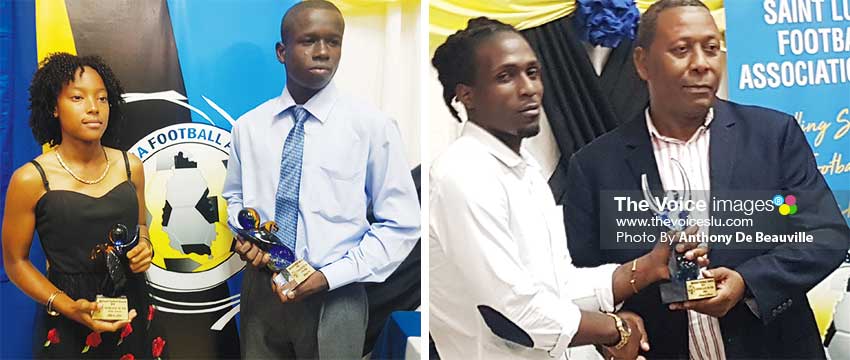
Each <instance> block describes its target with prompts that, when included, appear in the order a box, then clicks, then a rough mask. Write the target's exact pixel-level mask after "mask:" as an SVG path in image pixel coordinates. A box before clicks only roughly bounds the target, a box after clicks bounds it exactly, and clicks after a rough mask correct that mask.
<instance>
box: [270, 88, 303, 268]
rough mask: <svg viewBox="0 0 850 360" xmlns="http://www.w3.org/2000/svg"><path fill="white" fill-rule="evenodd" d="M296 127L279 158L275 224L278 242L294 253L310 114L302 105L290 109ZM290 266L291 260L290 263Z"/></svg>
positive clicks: (291, 131)
mask: <svg viewBox="0 0 850 360" xmlns="http://www.w3.org/2000/svg"><path fill="white" fill-rule="evenodd" d="M289 109H290V110H291V111H292V115H293V119H294V121H295V124H294V125H293V126H292V130H290V131H289V135H287V136H286V142H285V143H284V144H283V153H282V154H281V156H280V182H279V183H278V185H277V194H276V195H275V207H274V221H275V222H276V223H277V225H278V227H279V229H280V230H279V231H278V232H277V236H278V238H280V239H281V241H282V242H283V245H284V246H286V247H287V248H289V250H290V251H292V253H294V252H295V237H296V234H297V233H298V194H299V190H300V188H301V163H302V160H303V158H304V122H306V121H307V118H309V117H310V113H309V112H308V111H307V110H306V109H304V108H303V107H301V106H299V105H295V106H293V107H291V108H289ZM287 260H289V261H288V262H289V263H291V262H293V261H294V257H293V258H292V259H287Z"/></svg>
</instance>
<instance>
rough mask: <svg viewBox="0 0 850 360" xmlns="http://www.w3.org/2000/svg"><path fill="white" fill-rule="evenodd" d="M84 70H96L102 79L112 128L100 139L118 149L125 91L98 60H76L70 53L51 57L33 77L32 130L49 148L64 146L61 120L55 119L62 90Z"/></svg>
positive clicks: (31, 93) (84, 57)
mask: <svg viewBox="0 0 850 360" xmlns="http://www.w3.org/2000/svg"><path fill="white" fill-rule="evenodd" d="M85 67H90V68H92V69H94V71H96V72H97V73H98V75H100V77H101V79H103V85H104V86H106V93H107V98H108V101H109V124H108V125H107V127H106V132H104V134H103V138H101V143H103V144H104V145H108V146H113V147H117V146H118V134H119V132H120V128H121V122H122V120H123V119H124V113H123V112H122V111H121V105H123V104H124V99H123V98H122V97H121V95H122V94H123V93H124V89H123V88H122V87H121V83H119V82H118V79H117V78H116V77H115V74H113V73H112V69H110V68H109V66H108V65H106V63H104V62H103V59H101V58H100V57H99V56H76V55H71V54H68V53H54V54H50V55H49V56H48V57H47V58H46V59H44V60H43V61H42V62H41V63H39V69H38V70H37V71H36V72H35V75H33V77H32V83H31V84H30V111H31V112H30V128H32V134H33V136H34V137H35V139H36V140H37V141H38V143H39V144H45V143H47V144H48V145H50V146H54V145H58V144H60V143H62V129H61V126H60V124H59V119H57V118H56V117H54V116H53V113H54V110H55V109H56V101H57V99H58V98H59V93H61V92H62V88H63V87H65V86H66V85H68V84H69V83H70V82H72V81H73V80H74V76H75V75H76V73H77V70H80V71H85Z"/></svg>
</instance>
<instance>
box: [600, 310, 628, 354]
mask: <svg viewBox="0 0 850 360" xmlns="http://www.w3.org/2000/svg"><path fill="white" fill-rule="evenodd" d="M605 315H608V316H610V317H612V318H614V325H616V326H617V331H618V332H619V333H620V342H618V343H617V344H616V345H613V347H614V349H617V350H620V349H622V348H623V347H624V346H626V344H628V343H629V337H631V336H632V329H631V328H629V323H627V322H625V321H623V318H621V317H619V316H617V314H612V313H605Z"/></svg>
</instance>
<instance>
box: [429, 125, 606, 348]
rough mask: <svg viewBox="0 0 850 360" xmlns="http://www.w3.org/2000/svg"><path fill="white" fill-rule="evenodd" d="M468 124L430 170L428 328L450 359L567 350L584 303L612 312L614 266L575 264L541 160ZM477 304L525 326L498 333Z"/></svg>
mask: <svg viewBox="0 0 850 360" xmlns="http://www.w3.org/2000/svg"><path fill="white" fill-rule="evenodd" d="M520 153H521V155H518V154H516V153H515V152H513V151H512V150H510V148H508V147H507V146H506V145H504V144H503V143H502V142H500V141H499V140H498V139H497V138H495V137H494V136H492V135H491V134H490V133H488V132H487V131H485V130H484V129H482V128H481V127H479V126H477V125H476V124H474V123H467V124H466V125H465V127H464V129H463V133H462V135H461V137H460V138H459V139H458V140H456V141H455V142H454V143H453V144H452V145H451V146H449V148H448V149H447V150H446V151H445V152H444V153H443V154H441V155H440V156H439V157H438V159H437V160H435V161H434V163H433V165H432V167H431V171H430V195H429V201H430V220H431V221H430V242H429V251H430V269H429V270H430V286H429V287H430V290H429V291H430V313H431V317H430V331H431V335H432V336H433V338H434V341H435V343H436V346H437V351H438V352H439V353H440V356H441V357H442V358H444V359H509V358H510V359H514V358H523V359H550V358H565V357H566V356H565V352H566V350H567V346H568V344H569V343H570V341H571V340H572V338H573V336H574V335H575V333H576V331H577V330H578V325H579V322H580V320H581V313H580V311H579V307H581V308H582V309H583V310H602V311H613V310H614V306H615V304H613V294H612V289H611V287H612V276H613V272H614V270H615V269H616V267H617V265H614V264H609V265H603V266H600V267H598V268H587V269H577V268H575V267H573V265H572V261H571V259H570V255H569V253H568V251H567V243H566V233H565V231H564V222H563V213H562V210H561V208H560V207H559V206H556V205H555V201H554V199H553V196H552V192H551V190H550V189H549V187H548V186H547V184H546V181H545V179H544V178H543V176H542V175H541V172H540V168H539V166H538V165H537V162H536V161H535V160H534V159H533V158H532V157H531V156H530V155H529V154H528V153H527V152H526V151H525V150H524V149H523V150H521V151H520ZM479 306H484V307H489V308H492V309H493V310H495V311H496V312H498V313H500V314H502V315H503V316H504V317H505V318H507V319H508V320H510V321H511V322H513V323H514V324H515V325H516V326H518V327H519V328H520V329H522V330H523V331H524V332H525V333H526V334H527V335H528V336H529V337H530V338H531V340H532V342H533V345H532V347H526V346H523V345H520V344H517V343H515V342H512V341H508V340H505V339H503V338H501V337H499V336H497V335H495V334H494V333H493V331H492V330H491V329H490V328H489V327H488V325H487V324H486V323H485V321H484V319H483V317H482V315H481V313H480V312H479V310H478V309H479Z"/></svg>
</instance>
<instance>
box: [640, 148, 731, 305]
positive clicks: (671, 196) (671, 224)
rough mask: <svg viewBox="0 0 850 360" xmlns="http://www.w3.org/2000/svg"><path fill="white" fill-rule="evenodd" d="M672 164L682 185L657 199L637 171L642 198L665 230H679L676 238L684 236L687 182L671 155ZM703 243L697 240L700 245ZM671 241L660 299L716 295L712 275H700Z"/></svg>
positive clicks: (662, 300) (644, 176) (688, 189)
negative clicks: (681, 187)
mask: <svg viewBox="0 0 850 360" xmlns="http://www.w3.org/2000/svg"><path fill="white" fill-rule="evenodd" d="M672 162H673V165H674V166H675V167H676V169H677V170H678V174H679V177H680V179H681V183H682V184H683V187H684V189H683V190H681V191H679V190H668V191H666V192H665V193H664V200H663V201H661V202H658V201H657V200H656V198H655V197H653V195H652V192H651V191H650V190H649V181H648V180H647V177H646V174H641V190H642V191H643V197H644V200H646V202H647V203H648V204H649V208H650V211H652V213H653V214H654V215H655V216H656V217H658V218H659V219H660V220H661V221H662V222H663V223H664V224H665V226H666V227H667V229H668V230H669V231H672V232H674V233H677V234H679V241H682V239H684V237H685V229H686V228H687V219H688V215H690V214H689V212H688V210H686V209H685V207H684V205H685V204H686V203H687V202H690V200H691V184H690V181H689V180H688V176H687V174H686V173H685V169H684V168H683V167H682V164H680V163H679V162H678V161H676V160H675V159H674V160H672ZM671 202H672V203H678V204H679V206H678V207H676V208H668V205H669V204H670V203H671ZM704 245H705V244H700V246H701V247H702V246H704ZM674 246H675V243H673V242H671V243H670V256H669V260H668V263H667V269H668V270H669V271H670V281H668V282H664V283H661V284H660V285H659V290H660V291H661V302H662V303H664V304H670V303H674V302H683V301H686V300H699V299H705V298H710V297H714V296H717V285H716V284H715V282H714V279H712V278H707V279H700V278H699V265H697V263H696V262H695V261H693V260H688V259H687V258H685V254H679V253H677V252H676V250H675V247H674Z"/></svg>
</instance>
